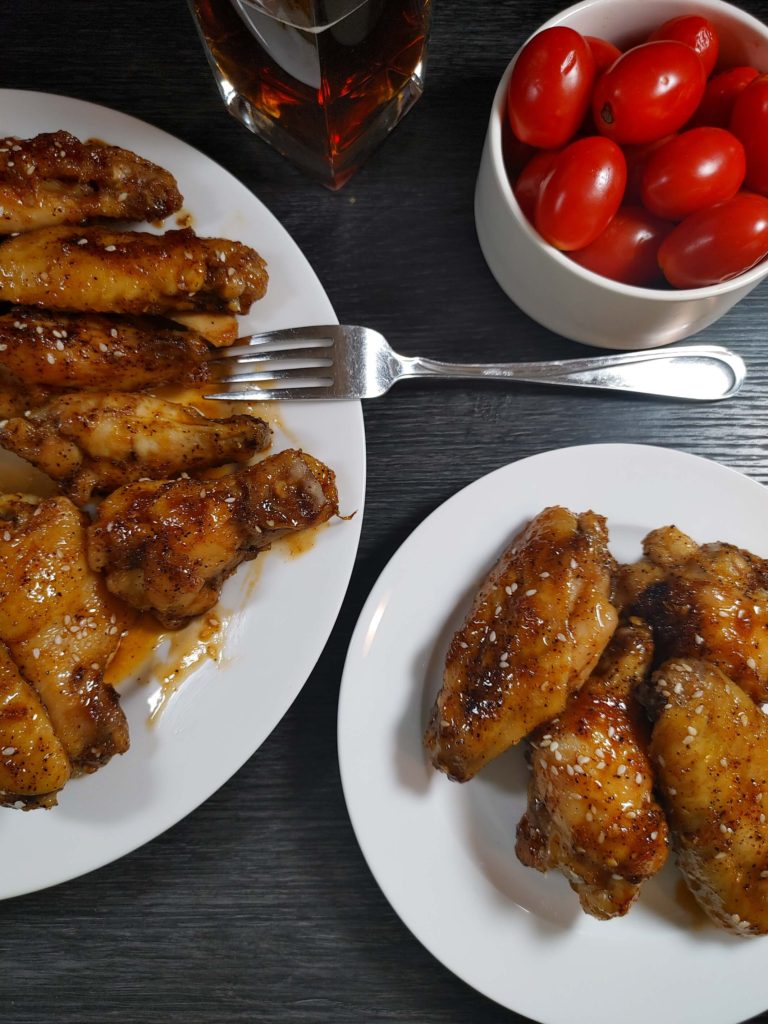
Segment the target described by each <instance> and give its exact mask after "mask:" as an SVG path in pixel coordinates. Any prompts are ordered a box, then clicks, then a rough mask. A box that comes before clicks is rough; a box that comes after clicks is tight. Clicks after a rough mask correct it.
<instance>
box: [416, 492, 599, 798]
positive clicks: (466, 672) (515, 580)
mask: <svg viewBox="0 0 768 1024" xmlns="http://www.w3.org/2000/svg"><path fill="white" fill-rule="evenodd" d="M613 568H614V563H613V559H612V557H611V555H610V553H609V551H608V536H607V531H606V527H605V520H604V519H603V518H602V517H601V516H598V515H595V514H594V513H593V512H586V513H584V514H582V515H578V516H577V515H574V514H573V513H572V512H569V511H568V510H567V509H565V508H558V507H555V508H548V509H545V510H544V511H543V512H542V513H541V514H540V515H538V516H537V517H536V518H535V519H534V520H532V521H531V522H530V523H529V524H528V526H527V527H526V528H525V529H524V530H523V531H522V532H521V533H520V534H519V535H518V536H517V537H515V539H514V540H513V541H512V543H511V545H510V546H509V547H508V549H507V550H506V551H505V552H504V554H503V555H502V557H501V559H500V560H499V562H498V563H497V565H496V566H495V567H494V569H493V570H492V572H491V574H490V576H489V577H488V579H487V580H486V581H485V582H484V583H483V585H482V587H481V589H480V591H479V593H478V595H477V597H476V598H475V601H474V604H473V606H472V609H471V611H470V613H469V616H468V618H467V620H466V622H465V623H464V625H463V626H462V627H461V629H460V630H459V631H458V632H457V633H456V635H455V636H454V637H453V640H452V641H451V644H450V647H449V650H448V655H447V658H446V665H445V674H444V678H443V687H442V689H441V690H440V693H439V694H438V696H437V699H436V701H435V705H434V708H433V710H432V716H431V720H430V723H429V726H428V728H427V731H426V735H425V741H424V742H425V745H426V748H427V750H428V751H429V754H430V756H431V758H432V762H433V763H434V765H435V767H436V768H439V769H440V770H441V771H444V772H446V773H447V774H448V775H449V776H450V777H451V778H453V779H455V780H457V781H459V782H464V781H466V780H467V779H470V778H472V776H473V775H474V774H475V773H476V772H477V771H479V770H480V769H481V768H482V767H483V765H484V764H486V763H487V762H488V761H490V760H491V759H492V758H494V757H496V756H497V755H498V754H501V753H502V752H503V751H504V750H506V749H507V748H508V747H510V746H512V744H514V743H518V742H519V741H520V740H521V739H523V737H524V736H526V735H527V734H528V733H529V732H530V731H531V730H532V729H534V728H535V727H536V726H537V725H540V724H541V723H542V722H545V721H548V720H549V719H551V718H553V717H554V716H555V715H557V714H559V713H560V712H561V711H562V710H563V708H564V707H565V704H566V701H567V699H568V696H569V694H570V693H572V692H573V691H574V690H577V689H578V688H579V687H580V686H581V685H582V683H583V682H584V681H585V680H586V679H587V677H588V676H589V675H590V673H591V672H592V670H593V669H594V667H595V665H596V664H597V661H598V659H599V657H600V655H601V654H602V652H603V650H604V649H605V646H606V644H607V643H608V640H609V639H610V637H611V634H612V633H613V631H614V629H615V627H616V621H617V616H616V611H615V609H614V607H613V605H612V604H611V600H610V587H611V572H612V570H613Z"/></svg>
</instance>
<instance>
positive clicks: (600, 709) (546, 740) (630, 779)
mask: <svg viewBox="0 0 768 1024" xmlns="http://www.w3.org/2000/svg"><path fill="white" fill-rule="evenodd" d="M652 656H653V639H652V636H651V631H650V629H649V628H648V626H646V625H645V623H643V622H641V621H640V620H639V619H635V620H633V621H632V622H631V623H630V624H628V625H625V626H619V628H618V629H617V630H616V632H615V633H614V635H613V638H612V640H611V642H610V644H609V645H608V648H607V650H606V651H605V653H604V654H603V656H602V658H601V659H600V662H599V664H598V666H597V668H596V669H595V671H594V673H593V674H592V675H591V676H590V678H589V679H588V680H587V682H586V683H585V684H584V686H583V687H582V688H581V689H580V690H579V691H578V693H576V694H574V695H573V696H572V697H571V698H570V700H569V701H568V704H567V705H566V707H565V710H564V711H563V712H562V713H561V714H560V715H558V717H557V718H555V719H554V720H553V721H551V722H548V723H547V724H546V725H542V726H540V727H539V729H537V730H536V732H535V733H534V734H533V736H532V737H531V750H530V762H531V778H530V782H529V786H528V809H527V811H526V813H525V815H524V816H523V818H522V820H521V822H520V824H519V825H518V827H517V847H516V849H517V856H518V857H519V859H520V860H521V861H522V862H523V864H526V865H528V866H529V867H533V868H536V869H537V870H538V871H547V870H549V869H550V868H559V869H560V870H561V871H562V872H563V874H564V875H565V877H566V878H567V879H568V881H569V882H570V884H571V887H572V888H573V890H574V891H575V892H576V893H577V895H578V897H579V901H580V903H581V906H582V909H583V910H585V911H586V912H587V913H588V914H592V915H593V916H594V917H598V918H603V919H605V918H611V917H618V916H621V915H623V914H626V913H627V911H628V910H629V908H630V907H631V905H632V904H633V903H634V901H635V899H636V898H637V896H638V894H639V892H640V886H641V885H642V883H643V881H644V880H645V879H647V878H650V877H651V876H652V875H654V874H655V873H656V872H657V871H658V870H659V869H660V868H661V867H662V865H663V864H664V862H665V860H666V857H667V825H666V821H665V820H664V815H663V813H662V810H661V808H660V807H659V805H658V803H657V802H656V800H655V799H654V796H653V775H652V772H651V765H650V762H649V759H648V752H647V751H648V740H649V733H650V730H649V727H648V723H647V719H646V718H645V713H644V711H643V709H642V707H641V706H640V704H639V703H638V702H637V698H636V695H635V690H636V688H637V686H638V684H639V683H641V682H642V681H643V680H644V679H645V678H646V677H647V675H648V673H649V672H650V667H651V659H652Z"/></svg>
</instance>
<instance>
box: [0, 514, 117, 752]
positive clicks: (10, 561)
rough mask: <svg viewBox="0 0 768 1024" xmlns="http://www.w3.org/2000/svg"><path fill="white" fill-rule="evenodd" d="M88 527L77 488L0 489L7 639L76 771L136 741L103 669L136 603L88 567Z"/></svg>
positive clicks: (1, 590)
mask: <svg viewBox="0 0 768 1024" xmlns="http://www.w3.org/2000/svg"><path fill="white" fill-rule="evenodd" d="M85 528H86V518H85V516H84V515H83V513H81V512H80V511H78V509H76V508H75V506H74V505H73V504H72V502H71V501H69V499H68V498H63V497H56V498H47V499H45V500H42V501H38V500H35V499H29V498H25V497H24V496H22V495H18V494H17V495H4V496H2V497H0V640H1V641H3V642H4V643H5V644H6V645H7V647H8V650H9V651H10V653H11V656H12V658H13V660H14V662H15V663H16V665H18V667H19V670H20V671H21V673H22V675H23V676H24V678H25V679H26V680H28V681H29V682H30V683H31V684H32V686H34V688H35V690H36V691H37V693H38V695H39V696H40V698H41V700H42V702H43V704H44V705H45V708H46V710H47V712H48V715H49V716H50V719H51V722H52V724H53V728H54V730H55V732H56V735H57V737H58V738H59V740H60V741H61V743H62V745H63V747H64V749H65V750H66V752H67V756H68V757H69V759H70V761H71V763H72V767H73V769H74V770H75V771H76V772H82V771H94V770H95V769H96V768H98V767H99V765H101V764H103V763H105V762H106V761H108V760H109V758H110V757H112V755H113V754H120V753H123V752H124V751H125V750H127V749H128V727H127V724H126V721H125V716H124V715H123V712H122V711H121V709H120V705H119V701H118V697H117V694H116V693H115V691H114V690H113V689H112V687H111V686H108V685H107V684H106V683H105V682H104V680H103V672H104V669H105V667H106V665H107V664H108V663H109V661H110V659H111V657H112V656H113V654H114V652H115V650H116V649H117V646H118V644H119V642H120V638H121V635H122V632H123V629H124V628H125V627H126V626H127V625H128V623H129V616H130V612H129V611H128V610H127V609H125V608H124V607H123V606H122V605H121V604H120V602H119V601H116V600H115V599H114V598H113V597H112V596H111V595H110V594H109V593H108V592H107V589H106V587H105V586H104V581H103V580H102V579H101V577H100V576H98V575H97V574H96V573H95V572H93V571H92V570H91V569H90V568H89V566H88V562H87V559H86V533H85Z"/></svg>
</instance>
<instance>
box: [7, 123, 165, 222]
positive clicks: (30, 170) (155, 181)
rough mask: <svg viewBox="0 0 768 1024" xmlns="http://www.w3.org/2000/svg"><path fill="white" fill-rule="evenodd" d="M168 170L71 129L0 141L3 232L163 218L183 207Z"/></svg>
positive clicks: (125, 150)
mask: <svg viewBox="0 0 768 1024" xmlns="http://www.w3.org/2000/svg"><path fill="white" fill-rule="evenodd" d="M181 203H182V197H181V194H180V193H179V190H178V188H177V187H176V182H175V180H174V178H173V176H172V175H171V174H169V173H168V171H166V170H164V169H163V168H162V167H158V166H157V164H153V163H150V162H149V160H144V159H142V158H141V157H140V156H136V154H135V153H131V152H129V151H128V150H127V149H120V148H119V147H117V146H107V145H105V144H104V143H98V142H91V143H83V142H80V140H79V139H76V138H75V137H74V136H73V135H70V134H69V132H64V131H58V132H50V133H46V134H43V135H37V136H35V138H33V139H16V138H13V137H11V138H4V139H0V235H8V234H12V233H14V232H17V231H30V230H31V229H34V228H43V227H49V226H51V225H54V224H77V223H80V222H82V221H84V220H87V219H89V218H92V217H99V218H101V217H111V218H117V219H119V220H162V219H163V218H164V217H167V216H168V215H169V214H170V213H175V212H176V211H177V210H178V209H180V208H181Z"/></svg>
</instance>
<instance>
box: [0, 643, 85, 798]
mask: <svg viewBox="0 0 768 1024" xmlns="http://www.w3.org/2000/svg"><path fill="white" fill-rule="evenodd" d="M70 775H71V768H70V765H69V759H68V758H67V755H66V752H65V751H64V748H63V747H62V745H61V743H60V742H59V740H58V738H57V736H56V734H55V732H54V731H53V726H52V725H51V720H50V718H49V717H48V712H47V711H46V710H45V707H44V706H43V704H42V702H41V701H40V698H39V697H38V696H37V694H36V693H35V691H34V689H33V688H32V687H31V686H30V685H29V683H28V682H27V681H26V680H25V679H24V677H23V676H22V675H21V673H20V672H19V670H18V668H17V667H16V665H15V663H14V662H13V660H12V658H11V656H10V654H9V653H8V648H7V647H6V646H5V644H3V643H0V805H3V806H6V807H8V806H12V807H19V808H23V809H24V810H32V809H33V808H35V807H53V806H55V804H56V793H57V792H58V791H59V790H60V789H61V788H62V786H63V785H64V784H65V783H66V782H67V780H68V779H69V777H70Z"/></svg>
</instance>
